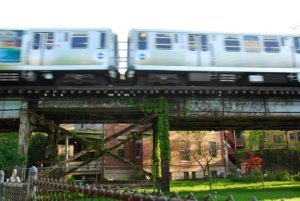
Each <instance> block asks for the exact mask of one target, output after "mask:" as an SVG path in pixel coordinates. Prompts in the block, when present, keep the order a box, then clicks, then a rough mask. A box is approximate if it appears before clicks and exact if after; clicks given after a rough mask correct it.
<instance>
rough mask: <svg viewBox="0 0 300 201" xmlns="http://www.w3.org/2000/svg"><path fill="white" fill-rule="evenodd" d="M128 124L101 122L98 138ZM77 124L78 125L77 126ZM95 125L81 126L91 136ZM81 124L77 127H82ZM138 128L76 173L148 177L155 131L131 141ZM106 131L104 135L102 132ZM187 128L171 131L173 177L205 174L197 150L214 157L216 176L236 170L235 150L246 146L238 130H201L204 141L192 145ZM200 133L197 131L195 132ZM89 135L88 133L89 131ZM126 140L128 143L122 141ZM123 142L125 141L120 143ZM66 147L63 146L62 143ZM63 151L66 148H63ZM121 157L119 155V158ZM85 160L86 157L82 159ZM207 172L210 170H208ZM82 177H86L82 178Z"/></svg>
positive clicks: (116, 177)
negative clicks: (188, 138)
mask: <svg viewBox="0 0 300 201" xmlns="http://www.w3.org/2000/svg"><path fill="white" fill-rule="evenodd" d="M128 126H130V125H128V124H105V125H101V126H99V125H98V128H97V129H94V130H95V131H96V132H95V133H94V135H95V136H94V137H95V138H97V136H98V138H99V139H101V138H103V137H104V138H109V137H111V136H114V135H115V134H116V133H118V132H119V131H121V130H123V129H124V128H126V127H128ZM76 127H77V128H76ZM91 127H93V126H90V127H89V129H87V128H84V127H82V126H79V128H80V129H82V130H89V132H88V135H92V133H93V132H91V130H93V129H91ZM79 128H78V125H77V126H75V130H77V132H78V130H80V129H79ZM134 132H135V131H134V130H132V131H130V132H129V133H127V134H125V135H120V136H117V137H116V138H113V139H112V140H110V141H108V142H107V143H105V149H111V148H113V149H111V153H112V154H111V155H105V156H104V157H103V158H100V159H97V160H95V161H92V162H91V163H89V164H87V165H86V166H84V167H81V168H79V169H78V170H76V171H75V172H74V173H72V175H74V176H76V177H80V176H83V178H90V179H91V178H95V175H96V178H100V177H101V174H102V172H104V178H106V179H108V180H120V179H137V178H142V177H143V178H145V173H144V172H143V171H141V170H144V171H146V172H151V163H152V160H151V157H152V135H151V131H149V132H146V133H143V136H137V137H135V138H133V139H131V140H127V138H128V136H130V135H131V134H132V133H134ZM102 133H103V135H102ZM186 133H188V132H186V131H171V132H170V142H171V162H170V174H171V178H172V179H197V178H202V177H203V176H204V174H203V171H202V169H201V167H200V165H199V164H198V163H197V162H196V160H195V159H194V158H193V157H192V153H195V150H196V149H197V150H198V151H199V150H200V149H199V148H201V151H202V152H204V153H205V154H204V155H206V156H207V157H208V158H209V159H210V158H211V163H210V164H211V173H212V176H213V177H217V176H218V177H221V176H225V175H226V174H227V173H229V172H232V171H236V166H235V164H234V163H235V161H234V159H235V150H236V149H237V148H240V147H243V146H244V144H243V141H241V140H240V138H238V137H237V136H236V135H235V133H233V132H230V131H222V132H205V133H204V132H203V131H202V133H198V134H200V135H198V136H202V139H201V143H199V141H197V140H196V141H195V140H191V141H190V142H189V144H188V145H187V144H186V143H183V141H184V139H183V138H182V136H186ZM194 134H197V132H194ZM85 135H86V134H85ZM121 142H124V143H121ZM120 143H121V144H120ZM69 146H71V147H72V146H74V148H69V150H70V149H71V150H74V152H75V153H69V154H70V155H74V154H76V152H80V151H81V150H80V148H78V145H76V144H74V143H73V144H70V145H69ZM76 147H77V148H76ZM60 149H62V146H60ZM76 150H77V151H76ZM59 153H61V154H63V153H64V151H62V150H60V151H59ZM116 156H117V157H116ZM80 159H81V160H82V158H80ZM198 159H199V161H200V162H201V164H205V158H203V157H200V158H198ZM77 163H78V161H74V162H70V163H69V166H76V164H77ZM206 175H207V172H206ZM81 178H82V177H81Z"/></svg>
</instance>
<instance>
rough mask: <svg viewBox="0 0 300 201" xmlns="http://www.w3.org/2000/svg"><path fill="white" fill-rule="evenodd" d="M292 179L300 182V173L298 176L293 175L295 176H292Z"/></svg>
mask: <svg viewBox="0 0 300 201" xmlns="http://www.w3.org/2000/svg"><path fill="white" fill-rule="evenodd" d="M292 179H293V180H294V181H300V173H298V174H296V175H293V176H292Z"/></svg>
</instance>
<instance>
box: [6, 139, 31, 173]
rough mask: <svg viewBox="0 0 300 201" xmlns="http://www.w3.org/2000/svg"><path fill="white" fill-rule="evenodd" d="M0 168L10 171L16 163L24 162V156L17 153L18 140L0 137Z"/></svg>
mask: <svg viewBox="0 0 300 201" xmlns="http://www.w3.org/2000/svg"><path fill="white" fill-rule="evenodd" d="M0 142H1V143H0V170H4V171H5V172H9V171H11V170H12V169H13V168H15V167H16V166H17V165H23V164H25V162H26V156H25V155H21V154H19V153H18V141H17V140H16V139H14V140H9V139H8V138H6V137H2V138H1V139H0Z"/></svg>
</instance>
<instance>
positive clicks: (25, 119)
mask: <svg viewBox="0 0 300 201" xmlns="http://www.w3.org/2000/svg"><path fill="white" fill-rule="evenodd" d="M32 131H33V126H32V125H31V123H30V117H29V113H28V111H27V110H22V111H21V112H20V127H19V142H18V151H19V153H20V154H27V152H28V144H29V138H30V135H31V132H32Z"/></svg>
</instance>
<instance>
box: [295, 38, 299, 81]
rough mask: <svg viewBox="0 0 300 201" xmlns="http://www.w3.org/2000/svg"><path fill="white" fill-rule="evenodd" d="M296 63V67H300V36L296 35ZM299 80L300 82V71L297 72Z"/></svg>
mask: <svg viewBox="0 0 300 201" xmlns="http://www.w3.org/2000/svg"><path fill="white" fill-rule="evenodd" d="M293 43H294V48H293V49H294V52H293V55H294V65H295V67H296V68H300V37H294V39H293ZM297 77H298V82H300V73H298V74H297Z"/></svg>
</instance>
